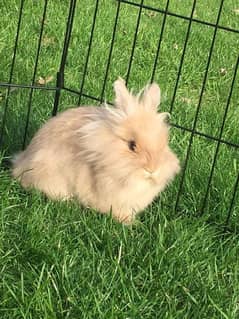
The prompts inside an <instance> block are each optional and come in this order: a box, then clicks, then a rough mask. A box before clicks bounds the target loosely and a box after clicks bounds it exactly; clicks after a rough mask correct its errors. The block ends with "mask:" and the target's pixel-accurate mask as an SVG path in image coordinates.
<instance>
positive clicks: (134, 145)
mask: <svg viewBox="0 0 239 319" xmlns="http://www.w3.org/2000/svg"><path fill="white" fill-rule="evenodd" d="M128 147H129V149H130V150H131V151H133V152H135V149H136V143H135V141H134V140H130V141H128Z"/></svg>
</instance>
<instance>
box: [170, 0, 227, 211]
mask: <svg viewBox="0 0 239 319" xmlns="http://www.w3.org/2000/svg"><path fill="white" fill-rule="evenodd" d="M223 3H224V0H222V1H221V4H220V7H219V10H218V15H217V21H216V26H215V28H214V33H213V38H212V42H211V47H210V50H209V55H208V61H207V65H206V70H205V74H204V78H203V83H202V88H201V93H200V97H199V101H198V105H197V109H196V114H195V118H194V123H193V128H192V133H191V135H190V139H189V145H188V149H187V153H186V158H185V163H184V166H183V169H182V174H181V180H180V184H179V189H178V193H177V197H176V203H175V211H177V210H178V205H179V198H180V196H181V193H182V188H183V183H184V179H185V173H186V168H187V164H188V160H189V155H190V152H191V147H192V144H193V137H194V132H195V130H196V125H197V121H198V115H199V111H200V108H201V103H202V98H203V93H204V90H205V86H206V82H207V77H208V71H209V66H210V63H211V58H212V53H213V49H214V44H215V40H216V35H217V30H218V28H217V26H218V24H219V20H220V16H221V12H222V8H223Z"/></svg>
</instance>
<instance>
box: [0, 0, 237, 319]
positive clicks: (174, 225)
mask: <svg viewBox="0 0 239 319" xmlns="http://www.w3.org/2000/svg"><path fill="white" fill-rule="evenodd" d="M20 2H21V1H20V0H10V1H5V0H0V9H1V19H0V66H1V67H0V82H8V81H9V74H10V69H11V61H12V53H13V47H14V40H15V35H16V29H17V22H18V15H19V10H20ZM129 2H133V1H129ZM134 2H135V3H141V1H140V0H135V1H134ZM206 2H207V3H206ZM192 3H193V1H192V0H178V1H174V0H172V1H169V7H168V10H169V11H170V12H174V13H176V14H180V15H185V16H187V17H190V14H191V10H192ZM220 3H221V1H219V0H211V1H203V0H198V1H197V2H196V8H195V11H194V18H195V19H198V20H205V21H207V22H209V23H215V22H216V20H217V13H218V8H219V6H220ZM44 4H45V3H44V1H35V0H29V1H24V7H23V15H22V22H21V26H20V34H19V42H18V48H17V52H16V59H15V66H14V70H13V75H12V79H11V81H12V83H17V84H26V85H29V84H31V83H35V84H37V85H40V84H42V82H44V81H46V82H48V83H47V84H46V85H47V86H49V87H51V86H54V85H55V81H56V72H57V71H58V69H59V65H60V60H61V52H62V47H63V40H64V34H65V25H66V20H67V14H68V7H69V1H60V0H58V1H55V0H49V1H48V2H47V11H46V12H47V14H46V19H45V22H44V29H43V34H42V41H41V44H42V45H41V51H40V56H39V60H38V65H37V69H36V74H35V75H34V66H35V59H36V52H37V46H38V40H39V33H40V28H41V21H42V14H43V10H44ZM144 4H145V5H146V6H153V7H155V8H159V9H165V7H166V5H167V1H166V0H162V1H158V0H145V1H144ZM117 6H118V1H114V0H99V1H95V0H88V1H87V0H78V1H77V4H76V12H75V20H74V25H73V30H72V38H71V42H70V47H69V51H68V58H67V63H66V68H65V86H66V87H68V88H71V89H74V90H77V91H80V90H82V92H83V94H84V95H83V96H82V98H81V103H83V104H92V103H96V102H95V101H94V100H92V99H91V98H87V96H94V97H97V98H99V99H106V100H108V101H113V92H112V83H113V81H114V80H115V79H116V78H117V77H118V76H119V75H120V76H121V77H124V78H125V77H126V76H127V75H129V81H128V85H129V87H130V88H134V89H135V90H138V89H140V88H141V87H142V86H144V85H145V83H147V82H148V81H149V79H151V78H152V76H153V77H154V80H155V81H156V82H158V83H159V84H160V87H161V90H162V104H161V109H162V110H164V111H169V110H170V109H171V111H172V112H171V113H172V122H173V123H174V124H176V125H178V126H183V127H184V128H186V130H185V129H184V130H182V129H179V128H177V127H172V129H171V146H172V148H173V149H174V150H175V152H176V153H177V154H178V155H179V157H180V160H181V162H182V165H184V163H187V166H186V170H185V178H184V179H183V184H182V188H181V192H180V194H181V195H180V197H179V198H178V199H179V201H178V205H177V208H178V210H177V213H175V203H176V198H177V194H178V189H179V185H180V183H181V181H182V176H183V174H181V175H180V176H178V177H177V179H176V180H175V181H174V182H173V183H172V185H170V186H169V187H168V189H167V190H166V192H164V193H163V194H162V195H161V196H160V198H158V199H157V200H156V201H155V202H154V203H153V204H152V205H151V206H150V207H149V208H148V209H147V210H146V211H145V212H144V214H143V215H142V216H141V217H140V218H139V221H138V223H137V224H136V225H134V226H132V227H125V226H122V225H120V224H117V223H116V222H114V221H113V220H112V219H111V217H110V216H103V215H99V214H98V213H97V212H93V211H91V210H89V209H85V208H82V207H80V205H79V204H78V203H74V202H72V203H58V202H52V201H50V200H46V199H45V198H44V196H42V195H41V194H39V193H38V192H37V191H31V192H26V191H24V190H23V189H22V188H21V187H20V186H19V185H18V184H17V183H16V182H15V181H13V180H12V179H11V177H10V175H9V171H8V170H6V169H4V168H3V166H1V165H0V221H1V228H0V318H3V319H7V318H9V319H19V318H25V319H31V318H32V319H38V318H39V319H40V318H44V319H54V318H57V319H58V318H69V319H81V318H82V319H84V318H96V319H101V318H107V319H110V318H112V319H121V318H122V319H126V318H128V319H133V318H136V319H138V318H144V319H145V318H150V319H154V318H160V319H161V318H162V319H168V318H171V319H175V318H179V319H181V318H182V319H183V318H200V319H204V318H209V319H214V318H215V319H219V318H228V319H233V318H235V319H236V318H239V281H238V280H239V258H238V256H239V245H238V239H239V238H238V226H237V225H238V217H239V212H238V211H239V191H237V194H236V196H235V202H234V206H233V209H232V218H231V220H230V224H229V226H230V230H231V231H230V232H228V233H227V234H226V235H225V236H223V234H222V230H223V226H222V225H223V224H224V222H225V219H226V217H227V212H228V210H229V207H230V203H231V199H232V196H233V188H234V185H235V182H236V178H237V176H238V170H239V157H238V148H236V147H230V146H228V145H226V144H224V143H222V144H221V145H220V147H219V149H218V153H217V160H216V163H215V169H214V172H213V175H212V180H211V184H210V191H209V194H208V198H207V201H206V205H205V209H204V215H203V216H202V217H200V218H199V217H197V213H198V212H199V213H200V211H201V207H202V203H203V201H204V197H205V192H206V189H207V184H208V178H209V176H210V172H211V167H212V162H213V159H214V155H215V152H216V151H217V142H216V141H215V140H209V139H207V138H205V137H204V136H203V135H204V134H208V135H210V136H212V137H214V138H215V139H216V138H222V139H223V140H226V141H228V142H230V143H232V144H239V140H238V131H239V125H238V100H239V90H238V85H239V74H238V72H237V74H236V77H235V83H234V89H233V91H232V96H231V100H230V105H229V109H228V114H227V117H226V120H225V124H224V129H223V131H222V132H221V131H220V130H221V126H222V122H223V116H224V112H225V108H226V105H227V101H228V96H229V91H230V87H231V84H232V78H233V75H234V73H235V65H236V61H237V59H238V47H239V35H238V33H236V32H230V31H225V30H224V29H218V31H217V35H216V38H215V43H214V47H213V52H212V56H211V61H210V65H209V70H208V74H207V81H206V85H205V91H204V94H203V98H202V101H201V105H200V109H199V112H198V119H197V122H196V123H195V122H194V120H195V115H196V114H197V106H198V103H199V97H200V92H201V89H202V83H203V79H204V78H205V69H206V64H207V61H208V54H209V50H210V47H211V43H212V37H213V33H214V28H212V27H210V26H207V25H203V24H199V23H196V22H193V23H192V25H191V31H190V36H189V39H188V44H187V47H186V51H185V55H184V60H183V65H182V70H181V76H180V79H179V82H178V87H177V94H176V96H175V100H174V103H173V104H172V100H173V99H174V98H173V95H174V89H175V83H176V79H177V76H178V70H179V65H180V61H181V59H182V53H183V50H184V43H185V37H186V33H187V29H188V20H185V19H179V18H178V17H174V16H171V15H169V16H167V18H166V20H165V27H164V33H163V38H162V42H161V47H160V54H159V56H158V60H157V61H156V62H157V64H156V66H157V67H156V70H155V73H153V66H154V65H155V56H156V52H157V47H158V42H159V36H160V33H161V28H162V23H163V19H164V16H163V15H162V14H161V13H158V12H156V11H153V10H149V9H146V8H145V9H143V10H142V12H141V20H140V24H139V29H138V35H137V39H136V46H135V49H134V52H133V53H134V58H133V60H132V64H131V67H130V69H129V61H130V55H131V53H132V45H133V41H134V38H135V28H136V24H137V19H138V14H139V8H138V7H137V6H131V5H129V4H126V3H121V4H120V9H119V16H118V24H117V28H116V33H115V41H114V46H113V51H112V55H111V60H110V64H109V65H108V57H109V53H110V45H111V39H112V33H113V28H114V23H115V17H116V14H117ZM95 8H97V12H96V14H95ZM94 16H95V17H96V20H95V25H94V36H93V38H92V41H91V40H90V35H91V31H92V21H93V17H94ZM219 24H220V25H222V26H225V27H228V28H233V29H239V4H238V2H237V1H236V0H227V1H224V5H223V9H222V12H221V16H220V20H219ZM89 43H90V45H91V50H90V55H89V58H87V57H88V48H89ZM86 61H87V69H86V68H85V65H86ZM107 65H108V66H109V68H108V71H107V72H106V70H107ZM85 71H86V72H85ZM84 74H85V77H83V75H84ZM105 78H106V79H107V81H106V85H105V87H104V86H103V82H104V79H105ZM6 94H7V89H6V88H4V87H0V129H1V125H2V118H3V114H4V108H5V105H6ZM30 94H31V91H30V90H29V89H19V88H13V89H12V90H11V91H10V93H9V99H8V109H7V113H6V125H5V129H4V136H3V146H2V149H1V154H2V155H1V158H0V162H1V161H2V159H3V158H4V157H8V156H10V155H11V154H12V153H14V152H17V151H19V150H20V149H21V147H22V143H23V135H24V130H25V127H26V120H27V113H28V107H29V105H30V106H31V109H30V110H29V111H30V122H29V126H28V130H27V135H26V137H27V142H28V141H29V140H30V139H31V137H32V135H33V133H34V132H35V131H36V130H37V128H38V127H39V126H40V125H41V124H42V123H43V122H44V121H45V120H46V119H47V118H48V117H49V116H50V115H51V111H52V107H53V102H54V91H51V90H49V91H45V90H34V91H33V92H32V101H31V103H29V101H30V100H29V98H30ZM78 101H79V98H78V96H77V95H75V94H73V93H70V92H66V91H62V94H61V99H60V105H59V110H60V111H61V110H64V109H66V108H68V107H70V106H72V105H76V104H77V103H78ZM195 125H196V126H195ZM194 126H195V129H196V131H197V132H199V133H201V135H198V134H196V135H195V136H194V137H193V138H192V137H191V132H190V129H192V128H193V127H194ZM190 141H192V142H193V143H192V145H191V146H190V149H188V146H189V142H190ZM188 150H189V156H188V159H187V160H186V155H187V153H188Z"/></svg>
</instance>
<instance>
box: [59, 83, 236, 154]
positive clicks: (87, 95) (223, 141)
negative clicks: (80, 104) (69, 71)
mask: <svg viewBox="0 0 239 319" xmlns="http://www.w3.org/2000/svg"><path fill="white" fill-rule="evenodd" d="M64 90H66V91H68V92H71V93H73V94H76V95H79V94H80V92H79V91H77V90H74V89H69V88H66V87H64ZM82 96H83V97H85V98H88V99H91V100H94V101H97V102H102V101H101V98H98V97H96V96H93V95H90V94H85V93H82ZM106 103H107V104H109V105H113V103H112V102H108V101H106ZM170 126H172V127H175V128H178V129H180V130H183V131H186V132H189V133H192V132H193V134H195V135H198V136H201V137H204V138H207V139H210V140H212V141H214V142H220V143H222V144H226V145H228V146H230V147H234V148H239V144H237V143H233V142H229V141H226V140H224V139H219V138H217V137H215V136H211V135H208V134H205V133H203V132H199V131H197V130H193V129H190V128H188V127H184V126H181V125H179V124H176V123H170Z"/></svg>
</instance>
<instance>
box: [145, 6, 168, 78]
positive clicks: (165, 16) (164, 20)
mask: <svg viewBox="0 0 239 319" xmlns="http://www.w3.org/2000/svg"><path fill="white" fill-rule="evenodd" d="M169 1H170V0H167V3H166V6H165V12H164V16H163V22H162V26H161V31H160V35H159V42H158V46H157V52H156V56H155V60H154V66H153V71H152V75H151V78H150V82H151V83H152V82H153V80H154V77H155V72H156V68H157V63H158V58H159V53H160V49H161V43H162V40H163V33H164V28H165V24H166V19H167V12H168V6H169Z"/></svg>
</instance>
